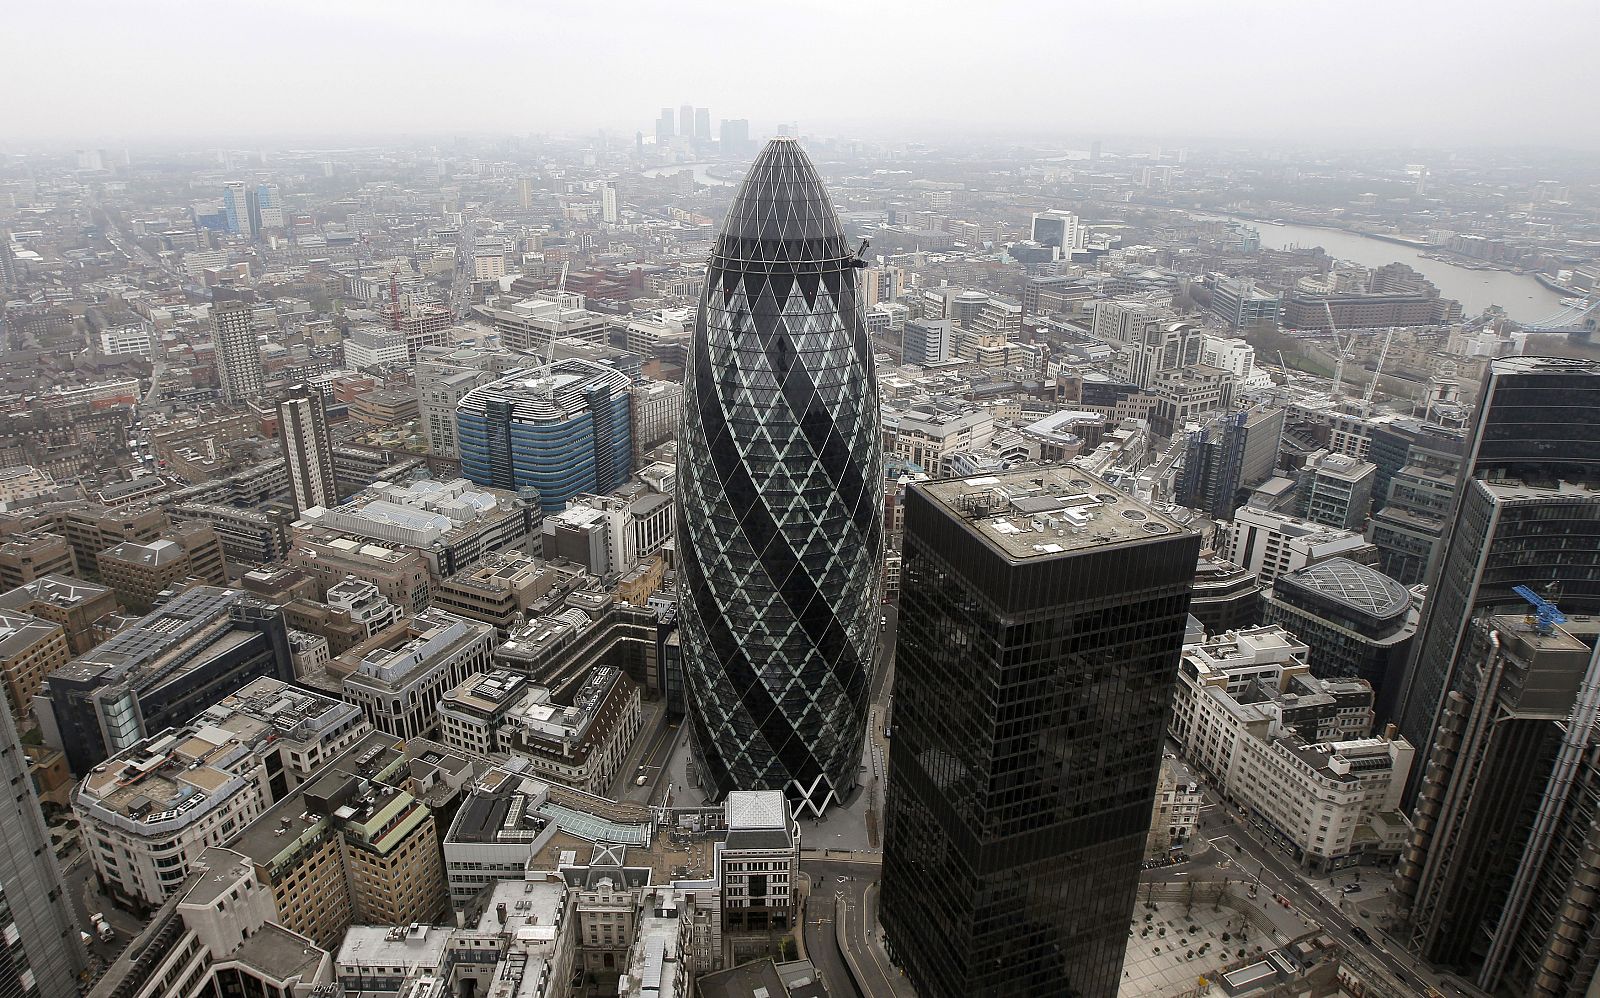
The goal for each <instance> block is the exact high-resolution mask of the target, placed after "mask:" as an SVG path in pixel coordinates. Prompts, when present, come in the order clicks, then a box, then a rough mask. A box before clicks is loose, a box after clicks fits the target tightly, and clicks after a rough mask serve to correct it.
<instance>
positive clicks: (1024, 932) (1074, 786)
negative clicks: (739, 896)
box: [882, 468, 1200, 998]
mask: <svg viewBox="0 0 1600 998" xmlns="http://www.w3.org/2000/svg"><path fill="white" fill-rule="evenodd" d="M1199 548H1200V539H1199V537H1198V536H1197V535H1195V534H1192V533H1189V532H1187V531H1185V530H1183V529H1182V528H1181V527H1179V526H1178V525H1177V524H1176V523H1174V522H1173V521H1171V520H1168V519H1167V518H1165V517H1163V516H1161V515H1160V514H1159V513H1156V512H1154V511H1153V510H1151V509H1150V508H1148V507H1146V506H1144V505H1142V504H1140V503H1138V502H1137V501H1135V500H1133V499H1131V498H1129V497H1127V496H1124V495H1120V494H1118V493H1117V492H1116V490H1115V489H1113V488H1111V487H1109V486H1107V485H1106V484H1105V483H1104V482H1102V481H1099V480H1098V479H1095V478H1093V477H1091V476H1089V475H1087V474H1085V473H1083V472H1081V471H1079V470H1078V469H1076V468H1031V469H1022V470H1018V471H1014V472H1008V473H1006V474H1004V475H1001V476H996V477H987V478H976V479H971V480H967V481H962V480H953V481H943V482H935V483H929V484H924V485H916V486H913V487H911V489H910V490H909V491H908V493H907V498H906V520H905V541H904V545H903V548H902V553H903V557H904V561H903V565H902V585H901V592H902V595H901V600H900V621H899V637H898V644H897V646H896V651H895V656H896V665H895V670H896V674H895V687H894V722H895V723H894V738H893V742H892V747H891V749H890V761H889V781H888V793H887V796H886V837H885V841H884V854H883V877H882V889H883V895H882V920H883V925H884V928H885V930H886V932H887V934H888V941H889V946H890V948H891V952H892V953H893V955H894V958H895V959H896V960H897V961H898V962H899V963H900V964H901V965H902V967H904V969H905V971H906V975H907V976H908V977H909V978H910V980H911V983H912V984H913V985H914V986H915V987H916V990H917V993H918V994H920V995H922V996H923V998H1028V996H1040V998H1043V996H1046V995H1048V996H1052V998H1068V996H1093V998H1101V996H1107V995H1115V994H1116V993H1117V986H1118V984H1119V982H1120V981H1121V979H1122V959H1123V952H1124V948H1125V946H1126V944H1127V937H1128V925H1129V919H1130V918H1131V917H1132V914H1133V906H1134V901H1135V891H1136V890H1137V888H1138V881H1139V871H1140V869H1141V860H1142V859H1143V856H1144V846H1145V839H1146V836H1147V834H1148V832H1149V829H1150V811H1151V805H1152V802H1153V799H1154V796H1155V791H1156V780H1157V775H1158V771H1159V769H1160V765H1161V746H1162V738H1163V736H1164V734H1165V732H1166V724H1167V714H1168V710H1169V708H1170V704H1171V698H1172V686H1173V681H1174V679H1175V677H1176V675H1177V670H1178V660H1179V656H1180V654H1181V651H1182V646H1183V634H1184V623H1185V620H1186V618H1187V616H1188V608H1189V598H1190V589H1191V585H1192V582H1193V578H1194V565H1195V559H1196V557H1197V556H1198V554H1199Z"/></svg>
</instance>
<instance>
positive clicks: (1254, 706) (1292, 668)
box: [1168, 626, 1414, 873]
mask: <svg viewBox="0 0 1600 998" xmlns="http://www.w3.org/2000/svg"><path fill="white" fill-rule="evenodd" d="M1307 650H1308V649H1307V648H1306V646H1305V645H1304V644H1303V643H1301V642H1300V641H1298V640H1296V639H1295V638H1294V636H1293V635H1291V634H1289V633H1287V632H1286V631H1284V630H1283V628H1281V627H1275V626H1272V627H1256V628H1250V629H1248V630H1242V631H1237V632H1229V633H1227V634H1223V635H1220V636H1217V637H1213V638H1210V639H1208V640H1207V641H1205V642H1204V643H1202V644H1198V645H1189V646H1186V647H1185V648H1184V651H1183V660H1182V662H1181V663H1180V665H1179V668H1178V683H1177V686H1176V688H1175V691H1174V696H1173V706H1172V723H1171V725H1170V726H1169V729H1168V732H1169V734H1170V736H1171V737H1172V739H1173V740H1174V741H1176V742H1177V743H1178V744H1179V745H1180V746H1182V748H1183V753H1184V757H1185V758H1186V759H1187V760H1188V761H1189V762H1190V763H1191V764H1193V765H1195V766H1197V767H1199V768H1200V769H1201V770H1203V771H1205V772H1206V773H1208V774H1209V775H1210V777H1211V779H1212V781H1213V783H1214V785H1215V786H1216V787H1217V789H1218V790H1219V791H1220V792H1221V793H1222V795H1223V796H1224V797H1225V798H1227V799H1228V800H1229V801H1230V802H1231V803H1233V804H1234V805H1235V806H1236V807H1239V808H1240V809H1242V810H1243V811H1244V812H1245V814H1246V815H1247V817H1248V818H1249V819H1250V821H1251V822H1252V823H1253V824H1254V825H1255V826H1256V827H1257V828H1259V829H1261V832H1262V834H1263V836H1264V837H1266V838H1267V839H1268V840H1269V841H1272V842H1274V843H1275V844H1277V845H1278V846H1279V848H1281V849H1282V850H1283V851H1284V852H1285V853H1286V854H1288V855H1289V856H1290V857H1292V858H1293V859H1294V860H1295V862H1296V863H1298V864H1300V865H1301V866H1302V868H1304V869H1307V870H1311V871H1314V872H1317V873H1323V872H1326V871H1328V870H1332V869H1337V868H1339V867H1342V866H1348V865H1352V864H1355V863H1359V862H1363V861H1368V860H1370V861H1375V862H1376V861H1383V860H1386V859H1390V858H1392V857H1393V856H1395V855H1396V854H1397V853H1398V851H1399V849H1400V848H1401V846H1402V845H1403V843H1404V838H1405V832H1406V823H1405V819H1404V818H1403V817H1402V816H1401V814H1400V811H1399V807H1400V795H1401V793H1402V791H1403V789H1404V787H1405V782H1406V779H1407V777H1408V776H1409V774H1410V771H1411V764H1412V759H1413V756H1414V751H1413V749H1412V747H1411V745H1410V743H1408V742H1407V741H1406V740H1405V739H1403V738H1399V737H1397V736H1394V735H1393V734H1392V731H1393V729H1392V727H1391V728H1390V729H1389V732H1390V734H1387V735H1385V736H1383V737H1370V736H1369V735H1370V731H1371V726H1372V716H1373V715H1372V705H1373V695H1372V688H1371V687H1370V686H1368V685H1367V684H1366V683H1365V682H1363V681H1361V680H1324V679H1318V678H1316V677H1315V676H1313V675H1312V674H1311V671H1310V667H1309V666H1308V665H1306V663H1305V655H1306V652H1307Z"/></svg>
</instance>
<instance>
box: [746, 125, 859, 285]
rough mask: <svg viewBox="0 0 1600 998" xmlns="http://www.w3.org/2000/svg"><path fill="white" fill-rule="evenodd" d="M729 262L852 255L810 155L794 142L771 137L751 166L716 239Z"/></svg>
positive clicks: (817, 260) (828, 258)
mask: <svg viewBox="0 0 1600 998" xmlns="http://www.w3.org/2000/svg"><path fill="white" fill-rule="evenodd" d="M715 252H716V255H717V256H719V257H722V258H723V259H724V260H725V261H726V262H729V263H779V264H782V263H810V264H816V263H822V262H825V261H839V260H844V259H848V258H850V257H851V256H852V253H851V250H850V245H849V242H848V241H847V240H846V238H845V234H844V226H843V225H841V224H840V222H839V214H838V212H836V211H834V210H833V202H832V201H830V200H828V192H827V191H826V190H825V189H824V188H823V186H822V178H821V177H820V176H818V175H817V168H816V167H815V166H813V165H812V163H811V157H809V156H807V155H806V154H805V150H803V149H801V148H800V143H799V142H798V141H796V140H795V139H792V138H778V139H773V140H771V141H770V142H768V143H767V145H766V148H764V149H762V150H761V154H760V155H759V156H757V157H756V161H755V162H754V163H752V164H751V165H750V172H749V174H747V175H746V176H745V178H744V184H743V185H741V186H740V188H739V193H738V194H737V195H735V197H734V199H733V206H732V207H730V208H729V209H728V217H727V218H726V219H725V220H724V221H723V223H722V232H721V233H720V234H719V235H718V236H717V245H716V251H715Z"/></svg>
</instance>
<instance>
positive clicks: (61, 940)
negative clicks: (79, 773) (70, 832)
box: [0, 710, 87, 998]
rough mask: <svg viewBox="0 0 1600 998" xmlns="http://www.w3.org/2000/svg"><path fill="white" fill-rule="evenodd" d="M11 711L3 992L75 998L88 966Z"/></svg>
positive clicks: (3, 828) (2, 741)
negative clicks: (80, 979)
mask: <svg viewBox="0 0 1600 998" xmlns="http://www.w3.org/2000/svg"><path fill="white" fill-rule="evenodd" d="M29 774H30V770H29V767H28V757H27V756H26V755H25V754H23V751H22V744H21V742H20V741H19V740H18V738H17V728H16V725H15V724H13V723H12V720H11V712H10V711H9V710H0V779H5V780H6V781H7V786H8V787H9V788H10V789H9V791H8V792H7V794H6V796H5V800H4V801H3V802H0V840H3V841H4V844H5V847H4V848H3V849H0V934H3V935H4V937H5V942H6V945H4V946H0V994H5V995H29V996H33V995H38V996H41V998H70V996H74V995H77V994H78V974H79V972H81V971H82V970H83V969H84V967H85V966H86V965H87V957H86V955H85V953H84V949H83V943H82V941H81V940H80V939H79V936H78V925H77V923H76V922H75V921H74V919H73V916H72V909H71V907H70V901H69V900H68V898H67V892H66V888H65V887H64V886H63V884H62V878H61V868H60V867H59V866H58V865H57V864H56V855H55V850H54V849H53V848H51V844H50V835H49V832H47V831H46V830H45V824H44V816H43V814H42V813H41V812H40V810H39V797H38V795H37V794H36V793H35V792H34V788H33V778H32V777H31V776H30V775H29Z"/></svg>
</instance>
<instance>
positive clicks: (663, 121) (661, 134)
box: [656, 107, 672, 146]
mask: <svg viewBox="0 0 1600 998" xmlns="http://www.w3.org/2000/svg"><path fill="white" fill-rule="evenodd" d="M670 138H672V108H670V107H664V108H662V109H661V116H660V117H658V118H656V145H658V146H659V145H666V143H667V140H668V139H670Z"/></svg>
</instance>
